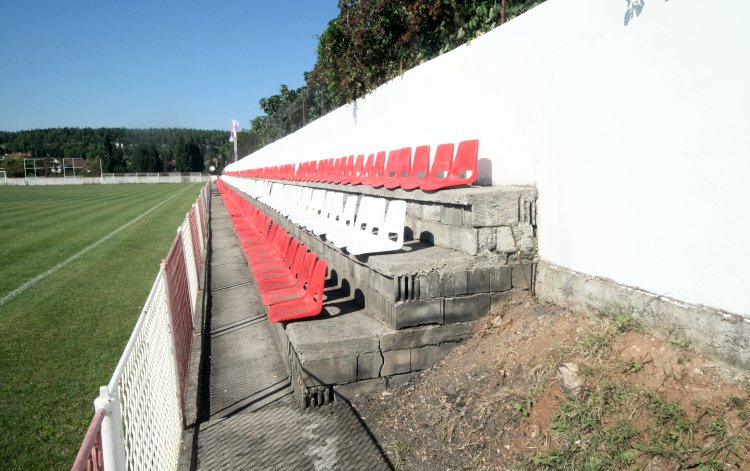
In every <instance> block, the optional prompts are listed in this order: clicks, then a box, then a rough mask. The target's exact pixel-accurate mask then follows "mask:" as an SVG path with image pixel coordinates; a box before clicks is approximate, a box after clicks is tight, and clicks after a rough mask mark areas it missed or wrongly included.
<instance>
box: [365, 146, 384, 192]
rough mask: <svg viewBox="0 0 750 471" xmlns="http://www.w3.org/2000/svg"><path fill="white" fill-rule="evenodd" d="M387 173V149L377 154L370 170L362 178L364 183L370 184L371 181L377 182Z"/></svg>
mask: <svg viewBox="0 0 750 471" xmlns="http://www.w3.org/2000/svg"><path fill="white" fill-rule="evenodd" d="M383 175H385V151H382V150H381V151H380V152H378V153H377V155H376V156H375V161H374V162H373V163H372V167H370V169H369V171H368V172H367V175H366V176H365V178H363V179H362V183H363V184H364V185H369V184H370V182H376V181H377V180H379V179H380V178H382V177H383Z"/></svg>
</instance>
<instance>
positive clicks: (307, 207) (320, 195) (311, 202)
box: [286, 190, 326, 225]
mask: <svg viewBox="0 0 750 471" xmlns="http://www.w3.org/2000/svg"><path fill="white" fill-rule="evenodd" d="M325 201H326V191H325V190H312V192H311V193H310V194H309V195H308V196H307V199H306V200H302V201H300V203H301V204H300V205H299V207H298V209H297V210H295V211H291V212H290V213H289V214H287V215H286V216H287V217H288V218H289V220H290V221H292V222H293V223H294V224H297V225H299V221H300V220H302V219H306V218H311V217H317V216H318V215H319V214H320V212H321V211H323V206H324V205H325Z"/></svg>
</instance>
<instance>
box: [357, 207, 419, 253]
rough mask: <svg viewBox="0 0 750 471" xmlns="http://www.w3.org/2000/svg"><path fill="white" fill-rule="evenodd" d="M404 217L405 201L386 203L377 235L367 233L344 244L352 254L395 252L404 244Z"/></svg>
mask: <svg viewBox="0 0 750 471" xmlns="http://www.w3.org/2000/svg"><path fill="white" fill-rule="evenodd" d="M405 219H406V201H402V200H393V201H391V202H390V204H389V205H388V211H387V212H386V214H385V220H384V221H383V227H382V228H379V229H378V233H377V235H373V236H370V235H368V236H367V238H366V239H365V240H361V241H360V242H355V243H353V244H349V245H347V246H346V250H347V251H348V252H349V253H350V254H353V255H365V254H370V253H379V252H395V251H396V250H401V247H403V246H404V222H405Z"/></svg>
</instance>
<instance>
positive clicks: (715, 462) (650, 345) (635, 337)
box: [353, 299, 750, 470]
mask: <svg viewBox="0 0 750 471" xmlns="http://www.w3.org/2000/svg"><path fill="white" fill-rule="evenodd" d="M477 331H478V333H477V335H476V336H474V337H473V338H471V339H469V340H468V341H466V342H465V343H463V344H462V345H460V346H459V347H458V348H456V349H455V350H454V351H453V352H452V353H451V354H450V355H449V356H448V357H446V358H445V359H443V360H442V361H441V362H440V363H438V364H437V365H435V366H434V367H432V368H430V369H428V370H425V371H423V372H421V373H420V374H419V375H417V376H415V377H414V378H413V379H412V380H410V381H409V382H408V383H407V384H405V385H403V386H401V387H399V388H396V389H391V390H388V391H386V392H383V393H380V394H376V395H372V396H360V397H357V398H355V399H354V401H353V405H354V406H355V407H356V408H357V410H358V411H359V413H360V415H361V416H362V418H363V420H364V421H365V422H366V423H367V424H368V426H369V427H370V428H371V430H372V431H373V433H374V434H375V436H376V437H377V438H378V441H379V442H380V444H381V446H382V447H383V449H384V450H385V451H386V453H387V454H388V456H389V458H390V460H391V462H392V463H393V464H394V466H395V467H396V468H397V469H400V470H401V469H403V470H453V469H493V470H494V469H591V470H595V469H644V470H661V469H697V470H710V469H750V421H749V419H750V383H749V382H748V380H747V377H745V376H743V375H741V374H740V373H738V372H736V371H732V370H729V369H727V368H724V367H722V366H721V365H719V364H718V363H716V362H713V361H712V360H710V359H709V358H707V357H704V356H702V355H700V354H698V353H696V352H695V351H693V350H692V349H691V348H690V345H689V339H685V338H680V337H678V336H674V335H670V336H667V335H666V334H665V335H662V336H659V334H656V335H657V336H652V335H651V334H650V332H652V331H653V329H651V328H649V327H648V326H643V325H641V324H639V323H638V322H636V321H635V320H634V319H632V318H630V317H628V316H627V315H623V314H620V313H617V312H613V313H607V314H606V315H602V316H600V317H595V316H588V315H583V314H577V313H571V312H569V311H566V310H564V309H562V308H559V307H557V306H553V305H546V304H540V303H538V302H537V301H534V300H531V299H523V300H516V301H514V302H511V303H509V304H507V305H505V306H501V307H500V308H498V309H496V310H494V311H493V312H492V313H491V314H490V315H488V316H487V317H486V318H485V319H483V320H482V321H480V322H479V324H478V325H477ZM566 372H572V373H573V374H572V375H570V374H568V375H563V377H562V378H559V375H560V374H563V373H566ZM561 384H562V385H561ZM562 386H565V387H566V388H567V390H568V391H567V392H564V391H563V389H562Z"/></svg>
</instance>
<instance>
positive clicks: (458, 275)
mask: <svg viewBox="0 0 750 471" xmlns="http://www.w3.org/2000/svg"><path fill="white" fill-rule="evenodd" d="M440 284H441V286H442V288H441V293H442V295H443V296H444V297H448V296H461V295H464V294H466V293H467V292H468V290H469V282H468V274H467V272H466V271H463V270H462V271H451V272H447V273H443V274H442V276H441V277H440Z"/></svg>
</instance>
